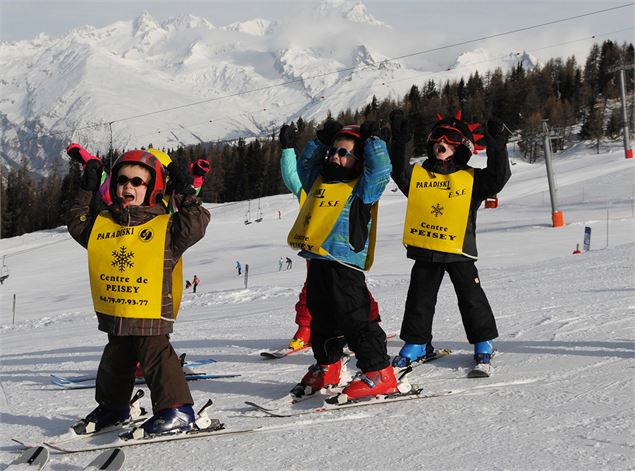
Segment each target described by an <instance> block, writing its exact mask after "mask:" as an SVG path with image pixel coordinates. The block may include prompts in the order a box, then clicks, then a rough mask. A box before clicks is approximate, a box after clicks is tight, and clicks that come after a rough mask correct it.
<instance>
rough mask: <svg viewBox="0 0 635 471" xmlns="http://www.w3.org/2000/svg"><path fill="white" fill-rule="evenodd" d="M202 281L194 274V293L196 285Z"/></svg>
mask: <svg viewBox="0 0 635 471" xmlns="http://www.w3.org/2000/svg"><path fill="white" fill-rule="evenodd" d="M200 282H201V280H200V279H199V278H198V276H197V275H194V278H192V293H196V287H197V286H198V284H199V283H200Z"/></svg>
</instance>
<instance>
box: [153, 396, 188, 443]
mask: <svg viewBox="0 0 635 471" xmlns="http://www.w3.org/2000/svg"><path fill="white" fill-rule="evenodd" d="M195 420H196V419H195V417H194V409H192V406H191V405H189V404H184V405H182V406H179V407H170V408H168V409H163V410H160V411H159V412H157V413H156V414H154V415H153V416H152V417H150V418H149V419H148V420H147V421H145V422H144V423H143V425H142V426H141V427H142V428H143V431H144V436H145V437H146V438H148V437H155V436H157V435H170V434H174V433H179V432H187V431H189V430H191V429H192V427H194V422H195Z"/></svg>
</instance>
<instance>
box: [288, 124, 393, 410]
mask: <svg viewBox="0 0 635 471" xmlns="http://www.w3.org/2000/svg"><path fill="white" fill-rule="evenodd" d="M376 131H377V129H376V126H374V125H372V124H371V123H364V125H362V127H360V126H356V125H348V126H344V127H342V126H341V125H340V124H339V123H337V122H335V121H331V120H329V121H327V122H326V124H325V125H324V128H323V129H321V130H319V131H318V134H317V139H314V140H312V141H310V142H309V143H308V144H307V145H306V146H305V148H304V150H303V152H302V155H301V157H300V160H299V161H298V166H297V170H298V176H299V177H300V181H301V182H302V187H303V188H304V190H305V191H306V193H307V200H306V202H305V203H304V204H303V205H302V209H301V211H300V214H299V215H298V218H297V219H296V222H295V224H294V226H293V228H292V229H291V232H290V234H289V237H288V243H289V245H290V246H291V247H294V248H298V249H301V250H300V256H302V257H304V258H306V259H307V260H310V263H309V265H308V273H307V280H306V304H307V307H308V309H309V311H310V312H311V315H312V319H311V346H312V348H313V356H314V358H315V360H316V364H315V365H312V366H311V367H310V368H309V371H308V373H307V374H306V375H305V376H304V377H303V378H302V380H301V381H300V382H299V383H298V384H297V385H296V386H295V387H294V388H293V389H292V391H291V393H292V394H293V395H295V396H303V395H306V394H314V393H315V392H317V391H319V390H320V389H322V388H328V387H331V386H333V385H337V384H338V383H339V382H340V370H341V366H342V364H341V357H342V349H343V346H344V344H345V343H348V346H349V347H350V349H351V350H352V351H354V352H355V357H356V359H357V366H358V368H359V369H360V370H361V371H362V373H363V375H362V376H361V377H360V378H359V379H357V380H355V381H353V382H351V383H350V384H349V385H348V386H346V388H344V390H343V394H346V395H347V396H348V397H350V398H355V397H362V396H368V395H375V394H388V393H392V392H396V391H397V381H396V379H395V375H394V372H393V369H392V366H390V357H389V356H388V354H387V351H386V334H385V333H384V331H383V330H382V328H381V327H380V325H379V319H378V318H377V319H374V320H371V318H370V315H371V314H370V297H369V293H368V288H367V286H366V279H365V276H364V269H365V268H366V267H367V266H368V262H369V257H370V256H371V254H372V245H373V244H372V242H373V241H374V234H373V230H372V228H373V226H374V221H375V220H376V212H375V213H374V212H373V211H372V210H371V208H372V207H373V205H375V203H377V201H378V200H379V197H380V196H381V194H382V193H383V191H384V189H385V187H386V184H387V183H388V180H389V175H390V160H389V157H388V152H387V149H386V144H385V143H384V141H382V140H381V139H379V138H378V137H376ZM373 214H374V216H373Z"/></svg>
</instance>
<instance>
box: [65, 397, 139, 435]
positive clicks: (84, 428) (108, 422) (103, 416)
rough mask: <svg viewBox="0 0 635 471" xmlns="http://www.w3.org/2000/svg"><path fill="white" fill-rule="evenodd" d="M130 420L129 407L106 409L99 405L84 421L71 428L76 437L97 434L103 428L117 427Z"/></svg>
mask: <svg viewBox="0 0 635 471" xmlns="http://www.w3.org/2000/svg"><path fill="white" fill-rule="evenodd" d="M129 418H130V407H128V406H124V407H107V406H104V405H101V404H100V405H99V406H97V408H96V409H95V410H93V411H92V412H91V413H90V414H88V415H87V416H86V417H85V418H84V419H82V420H80V421H79V422H77V423H76V424H75V425H73V426H72V427H71V428H72V429H73V430H74V431H75V433H76V434H78V435H86V434H89V433H94V432H97V431H99V430H101V429H103V428H106V427H111V426H113V425H119V424H121V423H123V422H125V421H127V420H128V419H129Z"/></svg>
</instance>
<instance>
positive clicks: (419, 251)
mask: <svg viewBox="0 0 635 471" xmlns="http://www.w3.org/2000/svg"><path fill="white" fill-rule="evenodd" d="M390 119H391V129H392V141H391V150H390V158H391V161H392V177H393V179H394V181H395V183H396V184H397V186H398V187H399V189H400V190H401V191H402V192H403V193H404V194H405V195H406V196H407V197H408V206H407V210H406V220H405V225H404V240H403V242H404V244H405V245H406V247H407V257H408V258H411V259H413V260H414V261H415V263H414V265H413V267H412V273H411V275H410V287H409V289H408V296H407V299H406V308H405V313H404V318H403V322H402V325H401V334H400V337H401V339H402V340H403V341H404V342H405V344H404V345H403V347H402V348H401V350H400V352H399V354H398V355H397V356H396V357H395V358H394V359H393V365H394V366H397V367H405V366H406V365H408V364H409V363H410V362H412V361H415V360H418V359H421V358H424V357H426V356H428V355H430V354H432V352H433V351H434V348H433V347H432V343H431V341H432V318H433V316H434V311H435V304H436V300H437V293H438V291H439V287H440V286H441V280H442V279H443V275H444V274H445V272H448V274H449V275H450V280H451V281H452V284H453V285H454V290H455V292H456V295H457V298H458V302H459V311H460V312H461V318H462V321H463V327H464V328H465V332H466V334H467V338H468V341H469V342H470V343H471V344H473V345H474V359H475V361H476V366H475V370H474V371H473V373H471V375H473V376H488V375H489V373H490V372H491V365H490V360H491V356H492V353H493V340H494V339H495V338H496V337H498V330H497V328H496V321H495V319H494V313H493V312H492V308H491V307H490V305H489V302H488V300H487V297H486V296H485V293H484V291H483V288H482V287H481V282H480V279H479V275H478V271H477V270H476V266H475V264H474V262H475V261H476V258H477V251H476V227H475V226H476V211H477V210H478V208H479V206H480V205H481V203H482V202H483V200H485V198H487V197H488V196H489V195H492V194H496V193H498V192H499V191H501V190H502V189H503V187H504V186H505V183H507V181H508V180H509V177H510V175H511V169H510V165H509V158H508V156H507V149H506V143H507V136H506V134H505V131H504V125H503V123H502V122H501V121H499V120H496V119H490V120H489V121H488V123H487V131H486V132H485V139H486V143H487V167H486V168H485V169H478V168H477V169H474V168H472V167H470V166H468V161H469V159H470V157H471V156H472V154H473V153H475V151H476V150H477V149H478V148H480V149H482V147H480V146H478V144H477V141H478V140H479V139H481V138H482V137H483V135H482V134H476V132H475V131H476V130H477V127H478V125H470V124H467V123H466V122H465V121H463V120H462V119H461V113H457V116H456V117H454V118H446V119H441V118H439V119H440V120H439V121H438V122H437V123H436V124H435V125H434V126H433V127H432V130H431V131H430V134H429V135H428V139H427V142H428V159H427V160H425V161H424V162H423V163H421V164H410V163H409V161H410V157H411V156H410V155H406V152H405V148H406V143H407V142H408V140H409V139H410V133H409V131H408V126H407V121H406V120H405V116H404V113H403V112H402V111H401V110H395V111H393V112H392V113H391V115H390Z"/></svg>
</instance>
